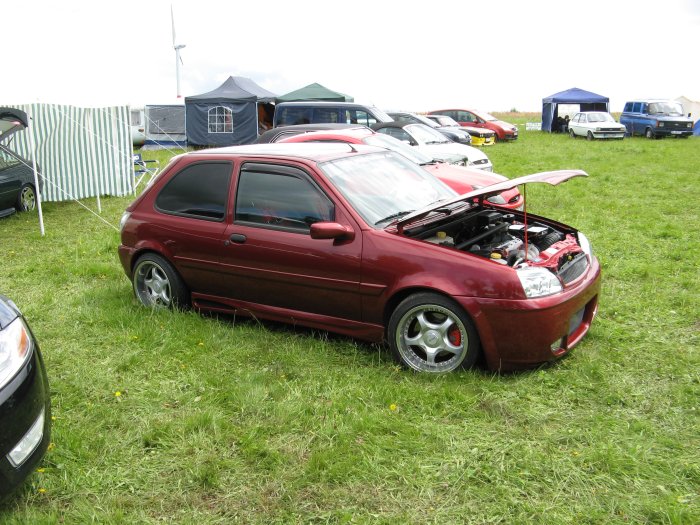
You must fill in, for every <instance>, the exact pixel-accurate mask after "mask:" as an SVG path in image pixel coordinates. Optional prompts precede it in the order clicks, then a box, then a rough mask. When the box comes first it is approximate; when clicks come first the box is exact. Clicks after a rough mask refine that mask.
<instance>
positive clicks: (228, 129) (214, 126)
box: [207, 106, 233, 133]
mask: <svg viewBox="0 0 700 525" xmlns="http://www.w3.org/2000/svg"><path fill="white" fill-rule="evenodd" d="M207 129H208V131H209V133H233V112H232V111H231V110H230V109H229V108H227V107H225V106H214V107H213V108H209V111H208V112H207Z"/></svg>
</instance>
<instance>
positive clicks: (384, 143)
mask: <svg viewBox="0 0 700 525" xmlns="http://www.w3.org/2000/svg"><path fill="white" fill-rule="evenodd" d="M363 142H364V143H365V144H368V145H370V146H379V147H380V148H385V149H390V150H391V151H395V152H396V153H401V155H403V156H404V157H406V158H408V160H410V161H411V162H415V163H416V164H428V163H430V162H433V158H432V157H428V156H427V155H424V154H423V153H421V152H420V151H419V150H418V149H416V148H414V147H413V146H409V145H408V144H406V143H405V142H401V141H400V140H399V139H397V138H394V137H392V136H390V135H384V134H381V133H377V134H375V135H370V136H369V137H367V138H366V139H364V140H363Z"/></svg>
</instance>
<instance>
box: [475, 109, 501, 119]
mask: <svg viewBox="0 0 700 525" xmlns="http://www.w3.org/2000/svg"><path fill="white" fill-rule="evenodd" d="M474 113H476V114H477V116H479V117H481V118H482V119H484V120H498V119H497V118H496V117H494V116H493V115H490V114H489V113H482V112H481V111H479V112H476V111H475V112H474Z"/></svg>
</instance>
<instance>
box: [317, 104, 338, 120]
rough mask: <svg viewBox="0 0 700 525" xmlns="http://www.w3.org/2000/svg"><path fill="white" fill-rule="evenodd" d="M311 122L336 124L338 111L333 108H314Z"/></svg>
mask: <svg viewBox="0 0 700 525" xmlns="http://www.w3.org/2000/svg"><path fill="white" fill-rule="evenodd" d="M312 122H332V123H335V122H338V110H337V109H335V108H316V109H315V110H314V118H313V119H312Z"/></svg>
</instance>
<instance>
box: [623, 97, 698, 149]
mask: <svg viewBox="0 0 700 525" xmlns="http://www.w3.org/2000/svg"><path fill="white" fill-rule="evenodd" d="M620 124H624V125H625V127H626V128H627V133H628V134H630V135H632V136H634V135H643V136H645V137H647V138H649V139H654V138H660V137H683V138H687V137H690V136H691V135H692V134H693V121H692V119H691V118H690V115H688V116H685V115H684V114H683V106H682V105H681V104H680V102H676V101H675V100H666V99H646V100H632V101H630V102H627V103H626V104H625V108H624V110H623V111H622V114H621V115H620Z"/></svg>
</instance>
